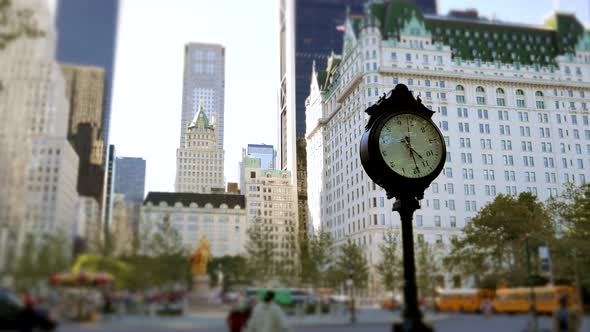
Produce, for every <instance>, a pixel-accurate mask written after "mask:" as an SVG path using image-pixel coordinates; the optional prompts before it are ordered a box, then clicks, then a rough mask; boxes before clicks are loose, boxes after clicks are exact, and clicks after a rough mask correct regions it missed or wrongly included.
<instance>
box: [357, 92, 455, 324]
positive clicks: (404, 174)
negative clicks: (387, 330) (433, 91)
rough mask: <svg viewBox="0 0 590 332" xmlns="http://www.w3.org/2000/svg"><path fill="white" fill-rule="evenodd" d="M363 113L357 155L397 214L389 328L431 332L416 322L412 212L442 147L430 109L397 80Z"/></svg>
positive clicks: (438, 167) (441, 159)
mask: <svg viewBox="0 0 590 332" xmlns="http://www.w3.org/2000/svg"><path fill="white" fill-rule="evenodd" d="M365 112H367V113H368V114H369V121H368V122H367V125H366V126H365V133H364V134H363V136H362V138H361V144H360V145H361V146H360V157H361V163H362V165H363V168H364V169H365V172H367V175H368V176H369V177H370V178H371V180H373V181H374V182H375V183H376V184H378V185H379V186H380V187H382V188H383V189H385V192H386V193H387V198H388V199H390V198H393V197H395V198H396V201H395V203H394V204H393V210H394V211H397V212H398V213H399V215H400V220H401V230H402V246H403V254H404V260H403V263H404V301H405V305H404V312H403V314H402V317H403V320H402V322H399V323H396V324H394V325H393V329H392V330H393V331H394V332H432V329H431V328H430V327H428V326H426V325H425V324H424V323H423V322H422V314H421V313H420V309H419V307H418V293H417V287H416V266H415V264H414V235H413V229H412V228H413V227H412V217H413V214H414V212H415V211H416V210H417V209H419V208H420V204H419V203H418V200H420V199H422V198H424V190H426V188H428V186H430V183H431V182H432V181H433V180H434V179H435V178H436V177H437V176H438V175H439V174H440V172H441V171H442V169H443V166H444V164H445V159H446V154H447V149H446V146H445V140H444V139H443V136H442V134H441V132H440V130H438V128H437V127H436V125H435V124H434V122H433V121H432V115H433V114H434V112H432V111H431V110H429V109H428V108H426V107H425V106H424V105H422V102H421V101H420V98H414V96H413V95H412V93H411V92H410V91H409V90H408V87H407V86H405V85H403V84H398V85H397V86H396V87H395V89H393V90H391V91H390V92H389V94H388V95H387V96H385V95H384V96H383V97H381V98H380V99H379V101H377V103H376V104H375V105H373V106H371V107H369V108H368V109H367V110H366V111H365Z"/></svg>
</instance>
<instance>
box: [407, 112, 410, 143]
mask: <svg viewBox="0 0 590 332" xmlns="http://www.w3.org/2000/svg"><path fill="white" fill-rule="evenodd" d="M406 120H407V121H406V123H407V124H408V136H406V140H407V141H408V144H410V119H409V118H408V119H406Z"/></svg>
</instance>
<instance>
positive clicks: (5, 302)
mask: <svg viewBox="0 0 590 332" xmlns="http://www.w3.org/2000/svg"><path fill="white" fill-rule="evenodd" d="M56 327H57V322H56V321H55V320H53V318H51V316H50V315H49V312H48V310H45V309H42V308H40V307H35V306H34V305H33V303H29V304H27V305H25V304H24V303H23V302H22V301H21V300H20V299H19V298H18V297H16V296H15V295H14V294H12V293H11V292H9V291H7V290H0V331H28V330H30V329H31V328H33V329H35V330H41V331H54V330H55V329H56Z"/></svg>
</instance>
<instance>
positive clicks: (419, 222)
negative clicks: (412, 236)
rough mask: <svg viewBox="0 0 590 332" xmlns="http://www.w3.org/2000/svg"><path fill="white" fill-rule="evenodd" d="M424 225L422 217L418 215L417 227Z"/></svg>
mask: <svg viewBox="0 0 590 332" xmlns="http://www.w3.org/2000/svg"><path fill="white" fill-rule="evenodd" d="M422 225H423V223H422V216H421V215H419V214H417V215H416V227H422Z"/></svg>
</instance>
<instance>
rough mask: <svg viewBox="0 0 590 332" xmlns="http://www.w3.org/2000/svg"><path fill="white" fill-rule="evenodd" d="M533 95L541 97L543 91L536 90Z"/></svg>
mask: <svg viewBox="0 0 590 332" xmlns="http://www.w3.org/2000/svg"><path fill="white" fill-rule="evenodd" d="M535 96H536V97H543V92H541V91H537V92H535Z"/></svg>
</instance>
